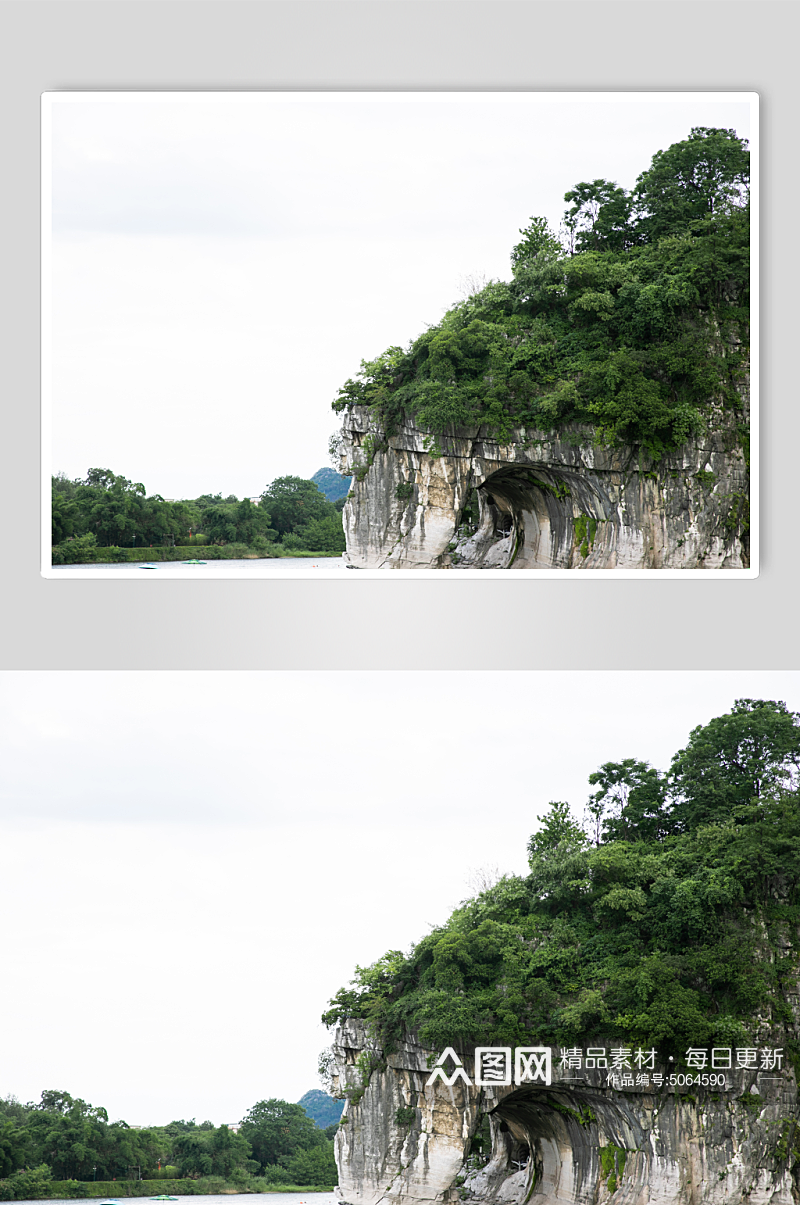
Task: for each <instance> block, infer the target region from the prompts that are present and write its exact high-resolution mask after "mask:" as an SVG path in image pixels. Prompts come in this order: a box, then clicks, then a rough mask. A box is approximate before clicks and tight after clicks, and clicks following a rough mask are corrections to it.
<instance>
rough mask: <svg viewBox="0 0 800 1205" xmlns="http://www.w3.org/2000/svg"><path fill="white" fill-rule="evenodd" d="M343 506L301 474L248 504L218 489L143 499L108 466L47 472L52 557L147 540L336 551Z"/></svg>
mask: <svg viewBox="0 0 800 1205" xmlns="http://www.w3.org/2000/svg"><path fill="white" fill-rule="evenodd" d="M321 471H324V470H321ZM345 492H346V491H345ZM343 505H344V501H343V500H342V502H330V501H329V500H328V499H327V498H326V496H325V495H324V493H322V491H321V488H319V487H318V486H317V484H316V482H314V481H306V480H304V479H303V478H301V477H278V478H276V480H275V481H273V482H271V484H269V485H268V486H267V487H266V488H265V490H264V492H263V493H262V495H261V497H260V499H259V500H258V501H257V503H255V504H254V503H253V502H251V500H250V499H249V498H242V499H239V498H236V497H235V496H234V495H229V496H228V497H227V498H223V497H222V496H221V495H220V494H202V495H201V496H200V497H199V498H194V499H190V500H181V501H170V500H168V499H165V498H162V497H161V496H160V494H152V495H150V496H149V497H148V495H147V493H146V491H145V488H144V486H143V485H141V484H140V483H138V482H132V481H129V480H128V479H127V478H126V477H121V476H118V475H117V474H115V473H112V472H111V471H110V470H109V469H89V472H88V473H87V475H86V478H85V479H83V480H75V481H71V480H69V479H68V478H67V477H64V476H63V475H60V476H57V477H54V478H53V481H52V508H53V509H52V528H53V531H52V539H53V563H54V564H63V563H70V564H75V563H77V562H80V561H84V560H85V561H92V560H99V559H102V560H108V559H113V550H114V549H116V550H119V549H122V548H133V549H135V548H149V547H152V546H154V545H155V546H160V545H170V546H175V545H178V546H183V547H189V546H190V545H195V544H197V545H212V546H216V547H218V548H223V549H225V550H226V551H227V552H229V553H230V555H231V556H242V555H248V554H256V555H258V556H264V557H275V556H286V555H287V554H289V553H295V552H299V551H309V552H314V553H317V554H321V553H322V554H327V555H331V556H337V555H338V554H340V553H342V552H344V546H345V541H344V531H343V529H342V507H343ZM100 550H111V552H110V553H107V552H103V551H100Z"/></svg>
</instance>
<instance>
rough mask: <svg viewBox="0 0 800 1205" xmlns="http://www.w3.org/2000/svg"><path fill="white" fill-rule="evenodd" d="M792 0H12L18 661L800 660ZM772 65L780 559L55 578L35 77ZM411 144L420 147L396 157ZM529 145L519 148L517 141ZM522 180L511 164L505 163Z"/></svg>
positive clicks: (113, 83)
mask: <svg viewBox="0 0 800 1205" xmlns="http://www.w3.org/2000/svg"><path fill="white" fill-rule="evenodd" d="M797 18H798V8H797V5H796V4H794V3H765V2H763V0H762V2H760V3H758V4H753V3H749V2H748V3H723V2H719V3H717V2H711V3H683V2H671V3H660V2H656V3H647V2H640V3H636V2H626V3H603V2H598V3H588V4H586V3H579V2H570V0H566V2H561V3H543V4H539V3H528V2H526V0H521V2H510V3H509V2H504V0H494V3H490V4H484V3H461V2H460V0H441V2H436V0H434V2H417V0H401V2H392V0H387V2H383V0H366V2H362V0H355V2H350V3H339V2H338V0H330V2H327V3H326V2H323V3H317V2H314V0H294V2H290V3H270V2H261V0H252V2H251V0H224V2H222V3H218V2H217V0H208V2H202V0H201V2H196V0H159V2H155V0H134V2H129V0H88V2H86V0H83V2H74V0H57V2H55V3H51V2H49V0H5V2H3V3H0V46H2V50H0V87H1V88H2V102H3V103H2V108H1V109H0V113H1V116H0V121H2V127H3V137H2V148H3V168H4V171H3V177H4V182H3V187H2V190H1V192H0V206H2V217H3V221H2V224H1V225H0V230H1V231H2V240H3V257H2V258H3V264H4V272H3V284H2V293H1V296H2V332H3V356H2V363H1V364H0V373H1V374H2V377H1V378H0V381H1V392H0V397H2V404H3V412H4V418H5V419H6V422H5V423H4V428H5V437H4V439H3V441H2V452H1V453H0V454H2V457H3V471H2V474H0V480H1V481H2V498H3V508H2V509H3V516H4V531H5V539H4V556H3V564H4V569H5V580H4V590H3V600H4V622H3V624H2V632H1V634H0V640H2V650H0V668H20V669H35V668H53V669H62V668H63V669H75V668H97V669H106V668H122V669H126V668H131V669H134V668H135V669H166V668H175V669H191V668H209V669H215V668H229V669H249V668H264V669H270V668H319V669H355V668H367V669H369V668H386V669H394V668H409V669H414V668H419V669H421V668H427V669H445V668H471V669H482V668H498V669H500V668H530V669H535V668H553V669H560V668H566V669H568V668H585V669H612V668H619V669H623V668H630V669H637V668H653V669H667V668H685V669H701V668H702V669H713V668H730V667H734V666H736V667H740V668H746V667H752V668H764V669H766V668H788V667H792V666H796V665H797V660H798V659H797V653H796V647H797V640H796V636H795V631H796V622H793V620H795V616H796V614H797V598H796V589H795V587H796V584H797V577H798V574H797V568H796V561H797V552H796V544H797V537H796V529H797V512H798V506H797V502H796V500H795V498H794V496H793V495H794V481H795V479H796V476H797V473H796V459H797V445H798V434H799V433H800V432H799V430H798V428H799V427H800V417H799V415H798V405H797V385H796V373H795V372H794V355H793V348H794V346H795V344H796V341H797V334H796V326H797V319H796V307H795V306H794V305H793V304H792V301H793V295H794V291H795V288H796V284H795V277H796V271H795V267H796V259H797V252H796V243H797V235H796V231H795V225H796V219H795V210H796V198H797V183H798V170H797V155H796V123H797V114H798V104H797V99H796V84H795V82H794V79H793V75H794V74H795V72H794V70H793V69H794V67H795V64H794V62H793V59H794V58H795V45H796V31H797V26H798V20H797ZM406 87H408V88H425V89H440V88H443V89H487V90H490V89H497V88H503V89H529V88H540V89H586V90H589V89H620V88H631V89H634V88H647V89H674V88H685V89H730V90H734V89H735V90H740V89H747V90H749V89H756V90H758V91H759V92H760V94H761V130H762V140H761V153H762V175H761V194H762V244H761V246H762V273H761V278H762V306H761V404H762V418H761V440H762V449H761V502H762V510H761V536H762V546H761V547H762V558H761V575H760V577H759V578H758V579H757V580H753V581H732V582H731V581H729V582H725V581H724V580H722V577H721V575H720V576H719V577H714V578H713V579H711V580H709V581H707V582H706V581H674V580H669V581H663V582H661V581H652V580H647V581H642V582H636V581H630V580H624V581H619V582H616V581H606V580H603V581H574V580H565V581H563V582H562V581H551V580H548V581H542V580H536V579H535V578H534V579H532V580H531V579H528V578H524V579H523V578H521V577H515V576H514V575H509V578H510V580H508V581H501V582H499V581H494V580H491V581H486V582H480V581H478V582H473V581H454V580H453V578H452V577H451V575H449V574H448V575H446V577H447V579H448V580H443V581H441V582H438V581H434V582H432V581H420V580H416V581H415V580H414V578H413V575H409V576H408V577H405V576H402V575H387V580H386V581H373V580H363V579H362V580H360V581H358V580H355V581H354V580H351V579H353V578H356V577H357V575H355V574H347V579H348V580H346V581H302V580H294V581H270V580H262V581H255V582H246V581H221V582H204V583H195V582H176V581H150V580H149V579H146V580H143V581H141V582H139V581H136V582H131V581H120V582H113V581H103V582H92V581H52V580H48V581H45V580H43V579H42V578H40V576H39V285H38V270H39V197H38V188H39V164H38V157H39V97H40V93H41V92H42V91H44V90H47V89H58V88H71V89H90V88H98V89H102V88H116V89H120V88H129V89H137V88H166V89H170V88H173V89H181V88H198V89H199V88H219V89H225V88H240V89H243V88H251V89H255V88H296V89H301V88H302V89H311V88H319V89H323V88H329V89H333V88H351V89H353V88H357V89H365V90H368V89H375V88H394V89H397V88H406ZM398 170H404V168H403V165H402V164H399V165H398ZM510 170H513V165H510ZM498 187H502V181H498Z"/></svg>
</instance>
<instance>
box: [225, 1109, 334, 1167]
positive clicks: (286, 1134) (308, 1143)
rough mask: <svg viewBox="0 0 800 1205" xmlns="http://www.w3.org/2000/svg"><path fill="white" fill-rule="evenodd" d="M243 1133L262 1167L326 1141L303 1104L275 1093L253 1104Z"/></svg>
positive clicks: (244, 1121)
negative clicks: (276, 1096) (278, 1097)
mask: <svg viewBox="0 0 800 1205" xmlns="http://www.w3.org/2000/svg"><path fill="white" fill-rule="evenodd" d="M239 1133H240V1134H241V1136H242V1137H243V1138H244V1139H245V1140H246V1141H247V1142H248V1143H249V1144H250V1146H251V1148H252V1152H253V1158H254V1159H257V1160H258V1162H259V1163H260V1164H261V1166H262V1167H266V1166H267V1165H269V1164H274V1163H278V1162H279V1161H282V1160H283V1158H284V1157H287V1158H288V1157H290V1156H291V1155H294V1154H295V1153H296V1152H297V1151H299V1150H306V1149H308V1148H309V1147H313V1146H317V1145H319V1144H321V1143H323V1142H324V1141H325V1136H324V1134H323V1133H322V1131H321V1130H320V1129H318V1128H317V1126H316V1125H315V1124H314V1122H313V1121H312V1120H311V1118H310V1117H309V1116H308V1114H307V1113H306V1111H305V1109H303V1108H302V1106H301V1105H295V1104H289V1102H288V1101H285V1100H278V1099H277V1098H275V1097H272V1098H270V1099H269V1100H260V1101H258V1103H257V1104H255V1105H253V1107H252V1109H250V1110H249V1111H248V1112H247V1114H246V1116H245V1117H244V1118H243V1119H242V1124H241V1129H240V1130H239Z"/></svg>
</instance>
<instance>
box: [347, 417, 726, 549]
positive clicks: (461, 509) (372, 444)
mask: <svg viewBox="0 0 800 1205" xmlns="http://www.w3.org/2000/svg"><path fill="white" fill-rule="evenodd" d="M746 403H747V397H746V394H744V393H743V394H742V404H743V406H745V407H746ZM343 418H344V422H343V426H342V432H341V441H340V449H341V458H342V459H341V471H342V472H343V473H348V474H349V473H352V474H353V482H352V487H351V491H350V494H349V496H348V500H347V502H346V504H345V508H344V515H343V519H344V530H345V535H346V539H347V552H346V554H345V556H346V559H347V563H348V565H349V566H350V567H351V568H354V569H374V568H387V569H512V570H513V569H532V570H536V569H565V570H591V569H633V570H636V569H708V570H714V569H721V570H725V569H742V568H746V567H748V566H749V564H750V555H749V539H748V517H749V468H748V464H747V460H746V456H745V452H744V450H743V446H742V444H743V438H742V432H743V431H744V430H745V429H746V426H745V420H746V418H747V412H746V409H744V410H739V411H736V412H735V413H727V414H726V413H721V414H720V415H718V416H717V419H716V420H715V422H714V424H713V425H712V424H710V425H709V429H708V432H707V433H706V434H705V435H704V436H703V437H699V438H698V439H697V441H696V442H694V443H692V444H687V445H685V446H684V447H682V448H680V449H679V450H678V451H677V452H675V453H673V454H671V455H669V456H667V457H665V458H664V459H663V460H661V461H660V462H658V463H657V464H654V463H652V462H649V461H647V460H646V458H643V457H642V456H641V455H639V454H637V453H636V452H635V451H633V450H631V449H624V448H610V447H607V446H604V445H602V444H599V443H597V442H595V441H594V440H593V433H592V431H591V430H590V429H588V428H581V427H570V428H564V429H562V430H560V431H559V432H557V433H553V432H550V433H547V432H542V431H530V430H528V431H526V430H517V431H513V432H512V433H511V434H510V435H509V437H508V438H507V439H505V440H504V441H503V442H502V443H500V442H498V439H497V437H496V436H493V435H491V434H490V433H489V432H488V431H487V430H486V429H484V428H481V427H475V428H457V429H454V430H453V431H452V432H451V433H449V434H448V435H446V436H445V435H439V436H434V435H432V434H431V433H428V432H425V431H422V430H420V429H419V428H418V427H416V426H415V424H414V421H413V419H410V418H407V419H406V420H405V421H404V422H403V423H402V424H401V425H400V426H399V427H398V428H397V429H396V431H395V432H394V433H393V434H391V435H387V434H385V432H384V431H383V429H382V427H381V425H380V422H379V420H377V419H376V418H375V417H374V415H373V414H372V412H371V411H370V409H369V408H368V407H365V406H359V405H353V406H350V407H348V408H347V410H346V411H345V412H344V415H343Z"/></svg>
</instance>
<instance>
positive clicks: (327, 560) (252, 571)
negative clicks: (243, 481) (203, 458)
mask: <svg viewBox="0 0 800 1205" xmlns="http://www.w3.org/2000/svg"><path fill="white" fill-rule="evenodd" d="M198 552H199V549H198ZM198 560H202V555H201V556H199V557H198ZM147 563H148V562H147V560H146V559H144V560H142V561H141V562H139V564H136V563H135V562H127V563H124V564H120V565H99V564H94V565H50V566H48V567H47V569H46V570H45V571H44V576H45V577H53V578H67V577H80V578H105V579H109V578H110V579H120V578H131V577H134V578H155V579H156V580H158V578H164V577H169V578H191V579H192V580H193V581H196V580H197V579H198V578H200V579H204V580H210V579H214V578H224V577H228V578H230V577H243V578H255V577H332V576H337V577H338V576H344V575H345V574H346V573H347V569H346V566H345V563H344V560H343V559H342V557H340V556H320V557H311V556H309V557H288V556H287V557H275V558H274V559H271V560H257V561H251V560H244V561H207V562H206V563H205V565H184V564H183V563H182V562H181V561H154V562H152V564H153V565H154V566H155V568H153V569H142V568H140V565H143V564H147ZM348 576H350V574H348Z"/></svg>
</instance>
